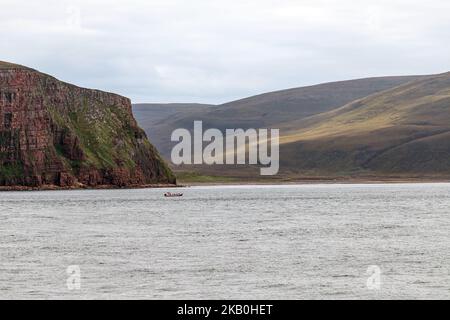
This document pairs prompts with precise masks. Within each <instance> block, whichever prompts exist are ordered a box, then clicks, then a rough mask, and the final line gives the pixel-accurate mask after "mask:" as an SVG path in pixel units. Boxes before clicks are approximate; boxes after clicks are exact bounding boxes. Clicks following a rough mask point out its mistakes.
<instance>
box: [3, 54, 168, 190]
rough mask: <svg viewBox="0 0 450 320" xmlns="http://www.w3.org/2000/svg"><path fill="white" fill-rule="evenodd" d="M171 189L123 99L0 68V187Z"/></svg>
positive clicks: (159, 161)
mask: <svg viewBox="0 0 450 320" xmlns="http://www.w3.org/2000/svg"><path fill="white" fill-rule="evenodd" d="M174 183H175V178H174V176H173V174H172V173H171V171H170V169H168V167H167V166H166V164H165V163H164V161H163V160H162V159H161V157H160V156H159V154H158V152H157V151H156V149H155V148H154V147H153V146H152V145H151V144H150V143H149V141H148V140H147V137H146V135H145V133H144V131H143V130H142V129H140V128H139V127H138V126H137V124H136V121H135V119H134V118H133V115H132V112H131V103H130V100H129V99H127V98H124V97H121V96H119V95H116V94H111V93H106V92H102V91H98V90H89V89H84V88H79V87H76V86H74V85H70V84H67V83H64V82H61V81H59V80H57V79H55V78H53V77H51V76H48V75H45V74H42V73H40V72H37V71H35V70H32V69H29V68H25V67H22V66H18V65H13V64H9V63H4V62H0V186H27V187H40V186H43V185H55V186H59V187H84V186H88V187H99V186H116V187H127V186H142V185H149V184H174Z"/></svg>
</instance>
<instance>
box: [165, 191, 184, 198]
mask: <svg viewBox="0 0 450 320" xmlns="http://www.w3.org/2000/svg"><path fill="white" fill-rule="evenodd" d="M182 196H183V194H182V193H172V192H166V193H164V197H166V198H173V197H182Z"/></svg>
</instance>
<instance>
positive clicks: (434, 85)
mask: <svg viewBox="0 0 450 320" xmlns="http://www.w3.org/2000/svg"><path fill="white" fill-rule="evenodd" d="M286 125H287V127H288V128H289V129H287V131H286V132H287V133H286V134H285V135H284V136H283V137H282V139H281V143H282V145H281V150H282V151H280V153H281V154H282V155H283V156H282V157H281V161H282V167H284V168H290V169H291V170H294V171H297V172H303V173H305V172H318V171H320V172H321V173H324V172H325V173H330V174H347V175H348V174H364V173H366V174H373V173H374V174H378V175H395V174H398V175H450V142H449V141H450V140H449V138H450V73H445V74H440V75H436V76H430V77H426V78H422V79H419V80H416V81H413V82H410V83H407V84H404V85H401V86H398V87H396V88H393V89H391V90H387V91H384V92H381V93H378V94H374V95H371V96H368V97H366V98H363V99H360V100H357V101H354V102H351V103H349V104H347V105H345V106H343V107H341V108H338V109H335V110H332V111H329V112H326V113H322V114H319V115H316V116H312V117H309V118H307V119H303V120H300V121H293V122H291V123H289V124H286Z"/></svg>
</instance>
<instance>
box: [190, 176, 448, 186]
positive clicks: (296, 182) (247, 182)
mask: <svg viewBox="0 0 450 320" xmlns="http://www.w3.org/2000/svg"><path fill="white" fill-rule="evenodd" d="M181 183H182V185H183V186H185V187H196V186H233V185H262V186H264V185H280V186H283V185H314V184H330V185H332V184H415V183H417V184H418V183H430V184H432V183H450V178H449V179H432V178H427V179H420V178H391V179H387V178H378V179H355V178H353V179H298V180H290V181H286V180H274V181H261V180H259V181H258V180H255V181H251V180H242V181H241V180H236V181H217V182H199V181H192V182H190V181H181Z"/></svg>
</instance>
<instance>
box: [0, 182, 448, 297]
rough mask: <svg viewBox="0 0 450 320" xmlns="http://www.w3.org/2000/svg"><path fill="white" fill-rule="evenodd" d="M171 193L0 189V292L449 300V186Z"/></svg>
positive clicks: (204, 189)
mask: <svg viewBox="0 0 450 320" xmlns="http://www.w3.org/2000/svg"><path fill="white" fill-rule="evenodd" d="M165 191H166V190H161V189H143V190H95V191H87V190H83V191H46V192H3V193H0V210H1V211H0V298H2V299H6V298H20V299H24V298H31V299H47V298H63V299H68V298H75V299H86V298H96V299H108V298H119V299H126V298H139V299H158V298H169V299H195V298H200V299H202V298H205V299H206V298H208V299H213V298H218V299H220V298H235V299H241V298H246V299H267V298H271V299H282V298H288V299H301V298H313V299H344V298H369V299H384V298H450V184H395V185H394V184H392V185H300V186H226V187H193V188H186V189H183V190H182V192H184V193H185V196H184V197H183V198H171V199H165V198H164V197H163V193H164V192H165ZM171 191H173V190H171ZM73 265H76V266H79V268H80V271H81V288H80V290H69V289H68V287H67V283H66V282H67V278H68V274H67V268H68V266H73ZM372 265H375V266H377V267H378V268H379V270H380V271H381V275H380V278H379V279H380V282H377V281H376V279H375V282H371V281H369V284H371V285H370V286H369V287H368V286H367V280H368V278H369V277H371V279H372V280H373V279H374V278H373V277H374V276H376V275H375V274H372V273H370V272H369V273H366V272H367V270H368V268H369V266H372ZM372 270H376V269H372ZM377 279H378V278H377ZM374 284H375V285H374ZM377 284H379V286H378V285H377ZM369 288H371V289H369ZM377 288H378V289H377Z"/></svg>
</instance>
